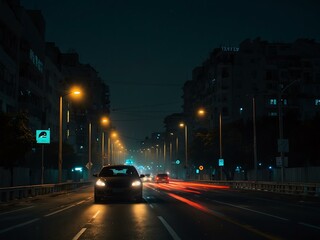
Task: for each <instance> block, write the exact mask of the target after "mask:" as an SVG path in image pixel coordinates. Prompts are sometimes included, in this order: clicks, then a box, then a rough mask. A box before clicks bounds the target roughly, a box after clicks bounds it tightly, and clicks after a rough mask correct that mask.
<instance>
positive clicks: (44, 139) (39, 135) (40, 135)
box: [36, 130, 50, 144]
mask: <svg viewBox="0 0 320 240" xmlns="http://www.w3.org/2000/svg"><path fill="white" fill-rule="evenodd" d="M36 140H37V143H40V144H49V143H50V130H36Z"/></svg>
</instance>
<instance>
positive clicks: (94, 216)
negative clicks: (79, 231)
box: [92, 210, 100, 219]
mask: <svg viewBox="0 0 320 240" xmlns="http://www.w3.org/2000/svg"><path fill="white" fill-rule="evenodd" d="M99 213H100V210H99V211H98V212H96V214H95V215H93V217H92V219H95V218H96V217H97V216H98V214H99Z"/></svg>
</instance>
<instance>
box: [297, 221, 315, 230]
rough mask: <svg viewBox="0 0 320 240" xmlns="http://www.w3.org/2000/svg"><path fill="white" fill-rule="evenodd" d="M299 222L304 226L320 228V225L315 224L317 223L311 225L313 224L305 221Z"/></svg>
mask: <svg viewBox="0 0 320 240" xmlns="http://www.w3.org/2000/svg"><path fill="white" fill-rule="evenodd" d="M299 224H301V225H303V226H306V227H310V228H315V229H318V230H320V227H318V226H315V225H311V224H308V223H304V222H299Z"/></svg>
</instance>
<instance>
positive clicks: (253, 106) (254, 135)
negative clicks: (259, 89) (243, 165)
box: [252, 97, 258, 181]
mask: <svg viewBox="0 0 320 240" xmlns="http://www.w3.org/2000/svg"><path fill="white" fill-rule="evenodd" d="M252 122H253V159H254V180H255V181H257V179H258V154H257V130H256V100H255V97H253V98H252Z"/></svg>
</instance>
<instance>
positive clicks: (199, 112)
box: [198, 108, 224, 180]
mask: <svg viewBox="0 0 320 240" xmlns="http://www.w3.org/2000/svg"><path fill="white" fill-rule="evenodd" d="M205 114H206V111H205V110H204V109H202V108H200V109H199V110H198V116H201V117H203V116H204V115H205ZM219 156H220V158H219V166H220V180H222V168H223V165H224V159H223V156H222V114H221V112H220V113H219Z"/></svg>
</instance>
